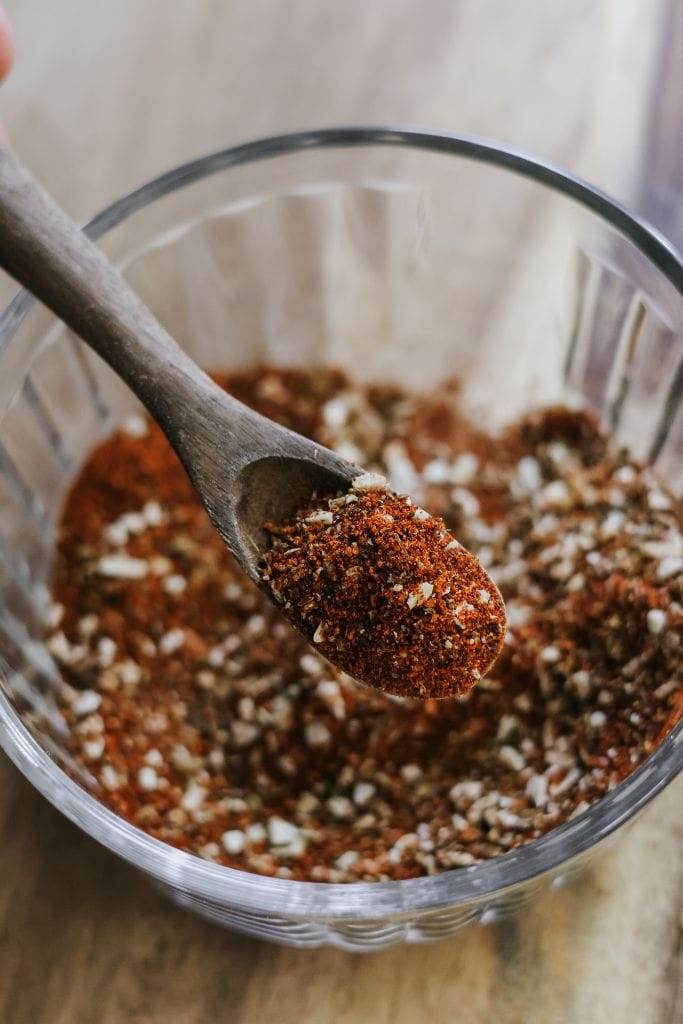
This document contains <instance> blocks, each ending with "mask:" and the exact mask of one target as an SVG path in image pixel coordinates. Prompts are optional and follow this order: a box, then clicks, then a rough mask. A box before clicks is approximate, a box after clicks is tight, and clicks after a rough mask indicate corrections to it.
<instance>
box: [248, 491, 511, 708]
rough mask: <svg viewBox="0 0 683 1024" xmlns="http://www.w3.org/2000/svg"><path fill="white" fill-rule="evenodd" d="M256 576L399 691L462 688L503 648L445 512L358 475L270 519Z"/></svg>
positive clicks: (430, 693)
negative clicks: (344, 489) (282, 518)
mask: <svg viewBox="0 0 683 1024" xmlns="http://www.w3.org/2000/svg"><path fill="white" fill-rule="evenodd" d="M268 529H269V532H270V533H271V534H272V537H273V547H272V548H271V549H270V551H269V552H268V553H267V555H266V559H265V567H264V569H263V572H262V578H263V579H264V580H266V581H267V582H268V583H269V584H270V588H271V591H272V593H273V596H274V597H275V599H276V600H277V601H278V603H280V604H281V605H282V609H283V611H284V613H285V614H286V615H287V616H288V618H290V619H291V620H292V621H293V622H294V623H295V625H297V626H298V627H299V628H300V629H301V631H302V632H303V633H304V635H305V636H307V637H308V639H309V640H312V642H313V643H314V644H316V645H317V648H318V650H319V651H320V653H321V654H324V655H325V656H326V657H327V658H329V659H330V660H331V661H332V662H333V663H334V664H335V665H336V666H337V667H339V668H341V669H343V670H344V671H346V672H348V673H349V674H350V675H351V676H352V677H353V678H354V679H357V680H360V681H361V682H364V683H368V684H370V685H372V686H375V687H377V689H379V690H384V691H385V692H386V693H393V694H395V695H397V696H401V697H420V698H425V697H435V698H443V697H455V696H458V695H462V694H464V693H467V691H468V690H470V689H471V688H472V686H474V684H475V683H476V682H477V680H478V679H481V677H482V675H483V674H484V673H485V672H486V671H487V670H488V669H489V667H490V666H491V665H492V663H493V662H494V661H495V659H496V658H497V657H498V655H499V654H500V651H501V648H502V646H503V640H504V637H505V609H504V607H503V602H502V599H501V596H500V594H499V593H498V590H497V588H496V586H495V584H494V583H493V581H492V580H491V578H490V577H489V576H488V575H487V573H486V572H485V571H484V569H482V567H481V565H480V564H479V562H478V561H477V559H476V558H475V557H474V556H473V555H472V554H470V552H469V551H466V550H465V548H463V547H462V545H461V544H459V543H458V541H457V540H455V539H454V537H453V536H452V535H451V534H449V533H448V531H447V530H446V528H445V524H444V522H443V520H442V519H440V518H438V517H435V516H432V515H430V513H429V512H427V511H426V510H425V509H423V508H419V507H416V506H415V505H413V502H412V500H411V498H409V497H407V496H405V495H396V494H393V493H391V492H390V491H388V490H387V481H386V478H385V477H384V476H382V475H381V474H379V473H363V474H362V475H361V476H358V477H356V479H355V480H354V481H353V485H352V487H351V490H350V491H349V492H348V493H347V494H343V495H339V496H335V497H331V498H329V499H327V498H319V499H317V500H313V501H312V502H311V503H310V504H309V505H308V506H307V507H306V508H304V509H302V510H301V511H300V512H299V514H298V515H297V516H296V517H295V518H294V520H293V521H292V522H290V523H286V524H279V525H273V524H271V525H270V526H269V527H268Z"/></svg>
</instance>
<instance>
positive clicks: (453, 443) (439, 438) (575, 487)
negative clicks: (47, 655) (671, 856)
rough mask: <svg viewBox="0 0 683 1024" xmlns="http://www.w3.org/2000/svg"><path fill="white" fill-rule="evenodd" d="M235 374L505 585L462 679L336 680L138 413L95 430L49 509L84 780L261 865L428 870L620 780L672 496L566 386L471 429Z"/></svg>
mask: <svg viewBox="0 0 683 1024" xmlns="http://www.w3.org/2000/svg"><path fill="white" fill-rule="evenodd" d="M222 382H223V383H224V384H226V385H227V386H228V387H229V389H230V390H231V391H232V392H233V393H234V394H235V395H236V396H237V397H238V398H240V399H242V400H244V401H246V402H247V403H248V404H250V405H252V406H254V407H256V408H258V409H259V411H261V412H263V413H264V414H265V415H268V416H271V417H272V418H274V419H276V420H278V421H279V422H282V423H284V424H286V425H287V426H290V427H293V428H294V429H296V430H299V431H300V432H302V433H305V434H307V435H308V436H311V437H314V438H315V439H316V440H318V441H320V442H321V443H323V444H327V445H329V446H331V447H333V448H335V449H336V450H337V451H338V452H340V453H341V454H342V455H344V457H346V458H349V459H351V460H353V461H356V462H361V463H363V464H364V465H366V466H368V467H369V468H370V469H371V470H372V471H376V472H379V473H383V474H385V475H386V476H387V477H388V480H389V484H390V486H391V487H392V488H393V489H394V490H396V491H400V492H409V493H410V494H411V495H412V497H413V500H414V501H415V502H416V503H419V506H420V507H423V508H425V509H428V510H429V511H430V512H431V513H433V514H435V515H440V516H442V517H443V519H444V520H445V522H446V524H447V526H448V528H449V530H451V531H452V532H453V533H454V535H455V536H457V537H458V539H459V540H461V541H462V543H463V544H464V545H465V546H466V547H467V548H468V549H469V550H471V551H473V552H475V553H476V554H477V556H478V557H479V560H480V561H481V563H482V564H483V565H484V566H485V567H486V569H487V571H488V572H489V574H490V575H491V576H492V578H493V579H495V581H496V583H497V585H498V586H499V588H500V590H501V593H502V595H503V597H504V599H505V602H506V607H507V610H508V618H509V631H508V635H507V638H506V642H505V646H504V650H503V654H502V656H501V658H500V659H499V661H498V662H497V664H496V666H495V670H494V672H493V673H492V675H491V676H485V677H484V678H483V679H481V680H480V681H479V683H478V684H477V686H475V687H474V688H473V689H472V691H471V692H470V693H469V694H468V695H467V696H466V697H463V698H457V699H454V700H446V701H436V700H427V701H397V700H396V699H395V698H392V697H389V696H387V695H385V694H382V693H380V692H378V691H375V690H372V689H368V688H367V687H359V686H357V685H355V684H354V683H353V682H352V681H351V680H350V679H349V678H348V677H346V676H345V675H344V674H343V673H341V672H339V671H337V670H335V669H334V668H333V667H332V666H331V665H330V664H329V663H328V662H326V661H325V659H324V658H323V657H321V656H320V655H319V654H318V653H317V652H316V651H315V650H314V649H313V648H311V647H309V645H308V644H307V643H306V642H305V640H303V638H302V637H301V636H300V635H299V634H298V633H297V632H295V630H294V629H293V628H292V627H291V626H290V625H289V624H288V623H287V622H286V621H284V620H283V619H282V618H281V617H280V616H279V614H278V612H277V611H276V610H275V609H274V608H273V606H272V604H271V602H270V600H269V599H268V598H267V596H266V595H264V594H262V593H261V592H260V591H259V590H258V589H257V588H256V587H255V586H254V585H253V584H251V583H250V582H249V581H247V580H246V579H245V578H244V576H243V575H241V574H240V572H239V571H238V569H237V568H236V566H235V564H234V562H233V560H232V558H231V556H230V555H229V553H228V552H227V550H226V548H225V546H224V545H223V543H222V541H221V540H220V538H219V537H218V536H217V534H216V533H215V531H214V530H213V528H212V527H211V526H210V524H209V521H208V518H207V516H206V514H205V513H204V511H203V510H202V508H201V507H200V505H199V503H198V501H197V499H196V497H195V495H194V493H193V491H192V489H191V487H190V485H189V483H188V480H187V478H186V476H185V474H184V472H183V470H182V468H181V466H180V464H179V463H178V461H177V459H176V457H175V455H174V454H173V453H172V451H171V450H170V448H169V446H168V444H167V442H166V440H165V439H164V437H163V435H162V434H161V432H160V430H159V429H158V428H157V427H156V426H155V425H153V424H146V423H145V421H144V420H142V419H141V418H140V417H139V416H137V417H135V418H134V419H132V420H130V421H128V422H127V423H126V424H124V428H123V429H121V430H119V431H117V432H116V433H115V434H114V435H113V436H112V437H111V438H110V439H109V440H107V441H105V442H104V443H102V444H101V445H99V446H98V447H97V448H96V449H95V451H94V452H93V453H92V455H91V457H90V458H89V460H88V461H87V462H86V464H85V466H84V467H83V469H82V471H81V473H80V475H79V477H78V478H77V480H76V482H75V483H74V486H73V488H72V490H71V493H70V495H69V498H68V501H67V503H66V507H65V509H64V514H63V517H62V524H61V533H60V539H59V546H58V554H57V562H56V565H55V571H54V578H53V597H54V604H53V605H52V606H51V607H50V608H49V609H48V613H47V617H46V629H47V631H48V646H49V649H50V651H51V653H52V654H53V656H54V658H55V659H56V660H57V661H58V663H59V664H60V665H61V667H62V671H63V674H64V678H65V680H66V685H65V686H64V690H63V695H62V713H63V716H64V719H65V720H66V722H67V724H68V726H69V728H70V731H71V744H72V751H73V756H74V758H75V759H76V760H77V761H78V762H79V763H80V765H82V766H83V767H84V768H85V769H86V770H87V771H89V772H90V773H91V774H92V776H93V777H94V780H95V781H96V783H97V784H98V789H97V792H98V795H99V796H100V798H101V799H102V801H103V802H104V803H106V804H107V805H108V806H109V807H111V808H112V809H113V810H114V811H116V812H118V813H119V814H121V815H122V816H123V817H124V818H127V819H128V820H130V821H131V822H133V823H134V824H136V825H138V826H139V827H140V828H141V829H144V830H145V831H146V832H148V833H149V834H150V835H153V836H156V837H157V838H159V839H162V840H165V841H166V842H168V843H170V844H172V845H174V846H177V847H179V848H181V849H185V850H188V851H191V852H193V853H195V854H197V855H199V856H201V857H204V858H207V859H210V860H214V861H217V862H220V863H222V864H226V865H230V866H232V867H236V868H242V869H245V870H248V871H252V872H256V873H260V874H265V875H276V876H278V877H283V878H297V879H309V880H314V881H315V880H317V881H335V882H337V881H340V882H349V881H356V880H383V879H401V878H408V877H414V876H418V875H424V874H435V873H438V872H441V871H444V870H447V869H450V868H456V867H460V866H467V865H470V864H474V863H477V862H478V861H481V860H486V859H488V858H491V857H496V856H498V855H500V854H504V853H505V852H506V851H508V850H511V849H514V848H516V847H519V846H520V845H521V844H523V843H526V842H529V841H531V840H533V839H535V838H536V837H538V836H540V835H542V834H543V833H545V832H547V831H548V830H550V829H552V828H554V827H555V826H557V825H560V824H561V823H562V822H564V821H567V820H568V819H569V818H571V817H573V816H575V815H577V814H580V813H581V811H583V810H584V809H585V808H587V807H588V806H589V805H590V804H592V803H594V802H595V801H596V800H598V799H599V798H600V797H601V796H603V794H605V793H606V792H607V791H608V790H610V789H612V788H613V787H614V786H616V785H617V784H618V783H619V782H620V781H621V780H623V779H624V778H626V777H627V776H628V775H629V773H630V772H632V771H633V770H634V769H635V768H636V767H637V766H638V765H639V764H640V763H641V762H642V761H643V760H644V759H645V758H646V757H647V755H648V754H649V753H651V752H652V750H653V749H654V748H655V747H656V746H657V744H658V743H659V742H660V741H661V739H662V737H663V736H664V735H665V734H666V733H667V732H668V731H669V730H670V729H671V727H672V726H673V725H674V723H675V722H676V721H677V720H678V719H679V717H680V715H681V709H682V707H683V684H682V680H681V667H682V660H683V659H682V657H681V645H680V641H681V625H682V624H683V609H682V607H681V600H682V583H681V581H682V574H683V534H682V529H681V525H682V524H681V508H680V505H679V504H678V503H676V502H675V501H674V500H673V499H672V498H671V497H669V495H667V494H666V493H665V492H664V491H662V489H661V488H660V487H659V486H657V484H656V483H655V482H654V481H653V480H652V479H651V478H650V477H649V475H648V473H647V472H646V471H644V470H643V469H642V468H641V467H639V466H638V465H635V464H633V463H632V462H631V461H629V459H628V457H627V456H626V454H625V453H624V452H622V451H620V450H618V449H617V448H616V447H615V446H613V445H612V444H611V443H609V442H608V441H607V440H606V439H605V438H604V437H603V436H602V434H601V433H600V431H599V430H598V429H597V427H596V424H595V422H594V421H593V419H592V418H591V417H590V416H589V415H587V414H585V413H582V412H574V411H570V410H567V409H559V408H558V409H546V410H543V411H540V412H538V413H534V414H532V415H529V416H527V417H525V418H524V419H522V420H520V421H519V422H518V423H516V424H514V425H512V426H511V427H510V428H509V429H508V430H507V431H506V432H505V433H504V434H503V435H502V436H501V437H487V436H485V435H483V434H482V433H481V432H480V431H478V430H476V429H475V428H474V427H473V426H472V424H471V423H469V422H467V421H466V420H465V419H464V418H463V417H462V415H461V414H460V412H459V403H458V391H457V385H455V384H447V385H444V386H443V388H442V389H441V390H439V391H436V392H434V393H432V394H431V395H428V396H414V395H411V394H410V393H408V392H406V391H403V390H401V389H399V388H396V387H390V386H381V385H375V386H365V385H360V384H358V383H355V382H353V381H351V380H350V379H348V378H347V377H346V376H345V375H344V374H343V373H341V372H340V371H336V370H324V369H317V370H311V371H298V370H283V369H277V368H273V367H267V366H266V367H259V368H257V369H255V370H253V371H250V372H248V373H243V374H234V375H232V376H231V377H230V378H227V377H226V378H223V379H222Z"/></svg>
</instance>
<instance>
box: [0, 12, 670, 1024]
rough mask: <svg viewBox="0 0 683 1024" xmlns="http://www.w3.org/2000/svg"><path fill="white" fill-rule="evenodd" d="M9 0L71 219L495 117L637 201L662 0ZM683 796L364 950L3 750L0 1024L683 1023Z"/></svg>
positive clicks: (18, 138)
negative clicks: (289, 136) (405, 935)
mask: <svg viewBox="0 0 683 1024" xmlns="http://www.w3.org/2000/svg"><path fill="white" fill-rule="evenodd" d="M7 7H8V9H9V11H10V15H11V17H12V18H13V20H14V22H15V25H16V29H17V42H18V63H17V67H16V72H15V74H14V75H13V77H12V79H11V80H10V82H9V83H8V85H7V86H6V88H4V89H3V90H2V93H1V94H0V119H2V121H3V122H4V125H5V127H6V129H7V133H8V135H9V136H10V138H11V139H12V141H13V143H14V145H15V146H16V148H17V151H18V152H19V153H20V154H21V156H22V157H23V158H24V159H25V160H26V161H27V163H29V165H30V166H32V168H33V170H34V172H35V173H36V175H37V176H38V177H39V178H40V179H42V180H44V181H45V182H46V183H47V184H49V186H50V188H51V190H52V191H53V193H54V194H55V196H56V197H57V199H58V200H59V201H60V202H61V203H62V205H64V207H65V208H66V209H67V210H68V211H69V212H70V213H71V214H72V216H74V217H76V218H78V219H83V218H85V217H87V216H89V215H90V214H91V213H93V212H94V211H95V210H96V209H98V208H99V207H101V206H102V205H104V203H106V202H107V201H109V200H111V199H113V198H115V197H116V196H117V195H119V194H121V193H122V192H124V191H126V190H127V189H129V188H131V187H133V186H135V185H137V184H139V183H140V182H141V181H143V180H144V179H146V178H147V177H150V176H152V175H154V174H157V173H159V172H160V171H161V170H164V169H166V168H167V167H169V166H171V165H173V164H175V163H178V162H180V161H182V160H185V159H188V158H189V157H191V156H195V155H198V154H200V153H203V152H207V151H209V150H211V149H214V148H218V147H221V146H225V145H228V144H230V143H233V142H237V141H241V140H243V139H246V138H252V137H256V136H258V135H260V134H265V133H269V132H273V131H284V130H288V129H293V128H302V127H318V126H319V125H322V124H341V123H350V122H354V121H355V122H366V123H367V122H372V121H394V122H396V121H400V122H404V123H405V122H412V123H419V124H425V125H432V126H434V127H437V128H438V127H442V128H447V129H454V130H460V131H466V132H478V133H480V134H483V135H487V136H492V137H500V138H503V139H506V140H508V141H510V142H513V143H514V144H516V145H519V146H520V147H525V148H528V149H530V150H532V151H537V152H541V153H543V154H545V155H546V156H548V157H550V158H551V159H554V160H556V161H557V162H559V163H562V164H565V165H566V166H569V167H571V168H572V169H573V170H576V171H578V172H580V173H583V174H585V175H586V176H588V177H590V178H592V179H594V180H596V181H597V182H598V183H599V184H601V185H602V186H604V187H605V188H607V189H608V190H609V191H612V192H614V193H616V194H617V195H620V196H621V197H622V198H625V199H627V200H628V199H629V198H632V197H640V198H641V199H642V195H643V191H642V188H641V177H642V174H641V172H642V167H643V149H644V147H645V146H646V145H650V147H651V142H648V129H647V126H648V124H649V123H650V119H649V116H648V111H649V102H650V85H651V83H652V82H653V81H654V80H655V76H654V74H653V68H654V67H655V65H656V64H657V63H658V52H659V46H660V43H661V39H660V35H661V33H662V26H663V25H664V23H665V15H666V14H667V11H668V10H669V7H670V4H669V0H652V2H651V3H650V4H648V7H647V17H643V6H642V3H641V0H555V3H553V4H539V3H538V0H517V2H516V3H514V4H510V3H508V2H507V0H429V2H428V3H417V2H416V0H392V2H391V4H389V2H388V0H377V2H375V3H367V2H363V0H347V2H346V3H344V4H338V3H332V2H331V0H298V2H297V3H294V4H292V3H285V2H281V0H193V3H191V4H190V3H180V2H176V3H169V2H168V0H145V3H144V4H140V3H139V2H136V0H117V3H115V4H112V3H110V2H108V0H89V2H88V3H87V4H85V3H83V2H82V0H60V2H59V3H58V4H46V3H44V0H8V2H7ZM674 63H675V62H674ZM674 94H675V93H674ZM674 94H670V95H674ZM672 102H673V101H672ZM667 109H668V108H667ZM673 117H674V115H673V114H671V113H670V112H668V113H667V119H666V120H667V123H668V124H671V123H672V118H673ZM660 150H661V151H662V152H664V153H666V154H670V153H671V152H672V149H671V147H667V146H664V145H662V146H661V147H660ZM668 158H669V157H667V159H668ZM651 171H652V169H651V167H650V165H649V164H648V173H651ZM658 173H663V172H658ZM2 286H3V289H4V291H3V295H7V294H8V293H9V292H10V291H11V290H12V286H11V285H9V284H8V282H6V281H4V282H2ZM682 796H683V785H682V784H681V783H678V784H676V785H674V786H672V787H670V788H669V790H667V791H666V792H665V793H664V794H663V795H662V796H661V797H660V798H659V799H658V800H657V801H656V802H655V804H654V805H653V806H652V807H651V808H650V809H649V810H648V811H647V812H646V813H645V814H644V815H643V817H642V818H641V819H640V820H639V821H638V822H637V823H636V824H635V825H634V827H633V828H632V829H631V830H630V831H629V832H628V833H627V834H625V835H624V836H623V837H622V838H621V839H620V841H619V843H618V844H617V845H616V846H615V848H614V849H612V850H611V851H609V852H608V853H607V854H606V855H605V857H604V859H603V860H601V861H600V862H599V863H598V864H596V866H595V868H594V869H593V870H592V871H591V872H590V873H589V874H588V875H586V876H584V877H583V878H582V880H581V881H580V882H578V883H577V884H575V885H573V886H571V887H570V888H568V889H567V890H561V891H557V892H552V893H548V894H547V895H545V896H544V897H542V898H540V899H539V900H538V901H537V902H536V903H535V904H534V905H533V906H532V907H530V908H529V909H528V910H527V911H526V912H525V913H523V914H522V915H520V916H519V917H518V918H516V919H515V920H514V921H511V922H507V923H504V924H500V925H492V926H489V927H486V928H480V929H478V930H474V931H469V932H466V933H465V934H463V935H462V936H461V937H459V938H456V939H454V940H453V941H450V942H447V943H444V944H441V945H437V946H428V947H404V948H400V949H395V950H391V951H388V952H385V953H381V954H376V955H372V956H365V957H360V956H356V955H352V954H346V953H342V952H339V951H335V950H323V951H318V952H310V951H309V952H300V951H296V950H289V949H280V948H278V947H275V946H269V945H265V944H262V943H260V942H257V941H254V940H250V939H246V938H244V937H240V936H234V935H231V934H229V933H227V932H222V931H220V930H219V929H217V928H214V927H211V926H209V925H206V924H204V923H203V922H201V921H198V920H195V919H194V918H192V917H191V916H189V915H188V914H185V913H182V912H180V911H178V910H176V909H174V908H173V907H171V906H170V905H169V904H167V903H166V901H165V900H164V899H163V897H162V896H160V895H158V894H157V893H156V892H155V891H154V890H153V889H152V888H151V887H150V886H149V884H148V883H147V882H146V881H145V880H144V879H142V878H141V877H139V876H137V875H136V874H135V873H134V872H133V871H132V870H130V869H129V868H128V867H127V866H126V865H124V864H122V863H120V862H119V861H117V860H116V859H115V858H114V857H112V856H111V855H109V854H108V853H107V852H106V851H104V850H102V849H100V848H99V847H97V846H96V845H95V844H94V843H92V842H91V841H90V840H88V839H87V838H86V837H84V836H83V835H81V834H79V833H78V831H77V830H76V829H75V828H73V827H72V826H71V825H70V824H69V823H67V822H66V821H65V820H64V819H62V818H61V816H60V815H59V814H58V813H57V812H56V811H54V810H53V809H52V808H51V807H49V806H48V805H47V803H46V802H45V801H44V800H43V799H42V798H41V797H39V796H38V795H37V794H36V793H35V792H34V791H33V790H32V789H31V787H30V786H29V785H28V784H27V783H26V782H25V781H24V780H23V779H22V778H21V777H20V776H19V774H18V773H17V772H16V771H15V770H14V768H13V767H12V766H11V765H9V764H8V763H7V762H6V761H4V760H3V761H2V762H0V827H1V828H2V836H3V843H2V846H1V847H0V869H1V871H2V880H3V881H2V885H1V886H0V1021H2V1022H3V1024H123V1022H129V1021H133V1022H145V1024H148V1022H149V1024H176V1022H178V1024H217V1022H221V1021H230V1022H233V1024H300V1022H306V1024H332V1022H334V1024H384V1022H386V1024H390V1022H391V1024H422V1022H425V1024H426V1022H427V1021H429V1022H430V1024H446V1022H448V1024H452V1022H462V1024H489V1022H491V1021H495V1022H496V1024H604V1022H605V1021H609V1022H613V1024H672V1022H674V1021H676V1022H678V1024H680V1022H682V1021H683V998H681V996H680V994H679V995H678V997H677V996H676V992H677V986H678V958H679V952H678V949H679V947H678V943H679V918H680V908H681V903H682V895H683V893H682V889H683V877H682V866H681V850H682V849H683V800H682V799H681V797H682ZM676 1000H677V1001H676Z"/></svg>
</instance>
